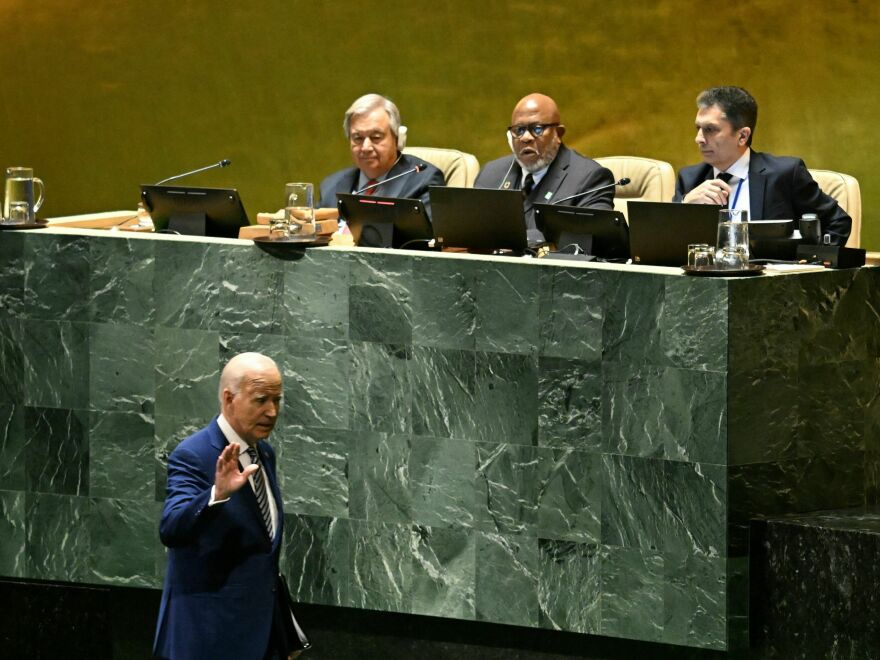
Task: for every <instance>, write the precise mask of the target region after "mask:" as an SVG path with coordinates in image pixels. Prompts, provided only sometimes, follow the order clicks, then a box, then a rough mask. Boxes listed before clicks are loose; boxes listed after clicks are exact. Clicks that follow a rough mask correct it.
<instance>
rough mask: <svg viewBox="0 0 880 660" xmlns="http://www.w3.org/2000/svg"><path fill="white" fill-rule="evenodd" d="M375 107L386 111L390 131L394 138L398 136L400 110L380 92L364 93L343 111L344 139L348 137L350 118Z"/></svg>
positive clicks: (370, 110) (366, 112) (368, 111)
mask: <svg viewBox="0 0 880 660" xmlns="http://www.w3.org/2000/svg"><path fill="white" fill-rule="evenodd" d="M376 108H382V109H384V110H385V112H387V113H388V119H389V122H390V124H391V132H392V133H394V137H395V138H398V137H400V110H398V109H397V106H396V105H394V101H392V100H391V99H387V98H385V97H384V96H382V95H381V94H364V95H363V96H362V97H360V98H359V99H357V100H356V101H355V102H354V103H352V104H351V107H349V108H348V110H346V111H345V118H344V119H343V120H342V130H343V131H345V137H346V139H348V137H349V131H350V129H351V120H352V119H353V118H354V117H359V116H361V115H366V114H369V113H371V112H372V111H373V110H375V109H376Z"/></svg>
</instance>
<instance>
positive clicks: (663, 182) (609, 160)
mask: <svg viewBox="0 0 880 660" xmlns="http://www.w3.org/2000/svg"><path fill="white" fill-rule="evenodd" d="M596 162H598V163H599V164H600V165H602V167H607V168H608V169H609V170H611V172H612V174H614V180H615V181H618V180H620V179H622V178H623V177H627V178H629V180H630V182H629V183H628V184H626V185H625V186H617V188H616V189H615V191H614V210H615V211H620V212H621V213H623V215H624V217H626V203H627V201H629V200H636V201H638V200H644V201H647V202H671V201H672V197H673V195H674V194H675V170H673V169H672V165H670V164H669V163H667V162H666V161H664V160H655V159H653V158H641V157H639V156H606V157H604V158H597V159H596Z"/></svg>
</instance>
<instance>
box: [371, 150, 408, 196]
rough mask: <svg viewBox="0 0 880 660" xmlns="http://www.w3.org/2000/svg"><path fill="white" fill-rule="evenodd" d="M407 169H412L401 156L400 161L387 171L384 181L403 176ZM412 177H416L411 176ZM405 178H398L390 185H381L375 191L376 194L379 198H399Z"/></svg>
mask: <svg viewBox="0 0 880 660" xmlns="http://www.w3.org/2000/svg"><path fill="white" fill-rule="evenodd" d="M407 169H412V167H411V166H410V164H409V160H408V159H407V157H406V156H401V157H400V160H398V161H397V163H396V164H395V165H394V167H392V168H391V169H390V170H388V174H387V176H386V177H385V178H386V179H390V178H391V177H393V176H397V175H398V174H403V173H404V172H406V170H407ZM412 176H417V175H416V174H413V175H412ZM407 178H408V177H405V176H402V177H400V178H399V179H395V180H394V181H392V182H391V183H388V184H383V185H382V186H380V187H379V188H377V189H376V194H377V195H379V196H381V197H401V196H402V192H403V188H404V186H406V183H407Z"/></svg>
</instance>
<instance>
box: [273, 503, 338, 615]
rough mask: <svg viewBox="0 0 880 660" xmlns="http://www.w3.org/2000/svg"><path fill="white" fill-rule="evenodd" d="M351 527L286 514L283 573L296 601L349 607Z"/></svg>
mask: <svg viewBox="0 0 880 660" xmlns="http://www.w3.org/2000/svg"><path fill="white" fill-rule="evenodd" d="M351 542H352V538H351V525H350V524H349V522H348V521H347V520H344V519H336V518H328V517H322V516H306V515H300V514H288V513H286V514H284V545H283V546H282V553H283V556H282V571H283V572H284V574H285V575H286V577H287V582H288V587H289V588H290V592H291V595H292V596H293V598H294V600H299V601H303V602H307V603H317V604H321V605H342V606H348V605H349V604H351V603H352V602H353V600H352V597H351V593H350V592H351V582H352V577H353V571H352V562H351Z"/></svg>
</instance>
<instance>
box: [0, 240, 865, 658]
mask: <svg viewBox="0 0 880 660" xmlns="http://www.w3.org/2000/svg"><path fill="white" fill-rule="evenodd" d="M878 285H880V282H878V271H877V270H875V269H862V270H859V271H838V272H826V273H808V274H800V275H786V276H776V277H760V278H748V279H703V278H690V277H686V276H682V275H681V274H680V271H678V270H677V269H645V268H633V267H624V266H607V265H595V266H590V265H584V264H573V263H571V262H558V263H554V262H551V261H542V260H524V259H504V258H493V257H471V256H455V255H435V254H427V253H415V252H403V251H401V252H390V251H381V250H375V251H371V250H354V249H319V250H314V251H311V252H309V253H308V254H307V256H305V257H304V258H303V259H301V260H298V261H280V260H277V259H275V258H273V257H271V256H269V255H267V254H265V253H263V252H261V251H259V250H258V249H257V248H255V247H254V246H253V245H252V244H251V243H250V242H249V241H222V240H211V239H206V240H193V239H186V238H178V237H161V236H142V235H118V234H111V233H100V232H93V231H87V230H56V231H55V232H50V231H48V230H41V231H35V232H11V231H5V232H2V233H0V429H2V436H0V442H2V444H0V449H2V457H3V460H2V462H0V488H2V490H0V512H2V515H0V575H3V576H8V577H21V578H33V579H42V580H63V581H69V582H78V583H92V584H110V585H132V586H147V587H156V588H159V587H160V586H161V581H162V576H163V571H164V565H165V559H164V551H163V548H162V546H161V544H160V543H159V541H158V534H157V524H158V517H159V514H160V511H161V506H162V499H163V497H164V485H165V484H164V480H165V476H164V470H165V468H164V459H165V457H166V456H167V454H168V452H169V451H170V450H171V449H172V448H173V447H174V445H175V444H176V443H177V442H178V441H179V440H180V439H182V438H183V437H184V436H185V435H187V434H188V433H189V432H191V431H193V430H195V429H197V428H199V427H200V426H202V425H203V424H205V423H206V422H207V421H208V420H209V419H210V418H211V417H212V416H213V415H215V414H216V412H217V406H218V404H217V382H218V375H219V371H220V368H221V365H222V364H223V363H224V361H225V360H226V359H228V357H229V356H231V355H232V354H234V353H237V352H239V351H242V350H254V349H256V350H260V351H262V352H265V353H267V354H269V355H271V356H273V357H274V358H275V359H276V360H277V361H278V363H279V365H281V367H282V370H283V373H284V377H285V400H284V410H283V416H282V420H281V422H280V424H279V428H278V429H277V431H276V433H275V434H274V436H273V439H272V442H273V444H274V445H275V446H276V448H277V449H278V453H279V457H280V465H279V470H280V475H281V479H282V491H283V493H284V508H285V537H286V538H285V553H284V567H285V570H286V572H287V573H288V575H289V581H290V584H291V588H292V589H294V590H295V592H296V596H297V597H298V599H300V600H301V601H305V602H311V603H320V604H327V605H340V606H346V607H354V608H368V609H374V610H384V611H393V612H402V613H414V614H425V615H432V616H440V617H452V618H457V619H465V620H477V621H491V622H498V623H505V624H513V625H517V626H530V627H542V628H551V629H558V630H566V631H574V632H580V633H589V634H595V635H603V636H610V637H621V638H629V639H640V640H650V641H655V642H662V643H669V644H679V645H687V646H694V647H703V648H708V649H727V648H735V647H738V646H743V645H745V644H746V643H747V634H748V619H747V616H748V535H747V529H748V527H747V521H748V519H749V518H751V517H753V516H756V515H769V514H778V513H785V512H792V511H807V510H811V509H820V508H833V507H843V506H851V505H858V504H863V503H865V502H866V501H868V502H870V501H873V500H876V495H877V489H878V475H880V469H878V466H880V447H878V443H880V434H878V433H877V425H878V420H880V415H878V410H880V408H878V404H877V399H878V392H880V382H878V380H880V379H878V369H877V361H878V357H880V337H878V322H877V316H878V313H880V296H878Z"/></svg>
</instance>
